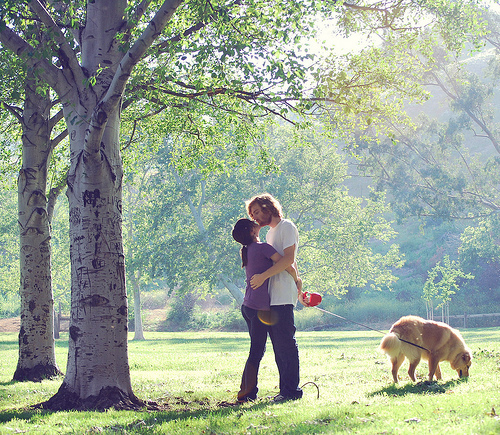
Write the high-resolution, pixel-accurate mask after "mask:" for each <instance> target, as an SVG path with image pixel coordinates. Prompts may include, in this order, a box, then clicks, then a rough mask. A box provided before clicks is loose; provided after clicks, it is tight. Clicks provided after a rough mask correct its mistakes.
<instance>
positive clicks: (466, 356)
mask: <svg viewBox="0 0 500 435" xmlns="http://www.w3.org/2000/svg"><path fill="white" fill-rule="evenodd" d="M471 359H472V358H471V356H470V353H469V352H464V353H463V354H462V361H463V362H464V363H465V364H467V363H468V362H470V360H471Z"/></svg>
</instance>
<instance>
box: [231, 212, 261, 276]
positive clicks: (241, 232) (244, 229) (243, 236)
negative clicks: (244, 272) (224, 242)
mask: <svg viewBox="0 0 500 435" xmlns="http://www.w3.org/2000/svg"><path fill="white" fill-rule="evenodd" d="M255 225H256V224H255V222H253V221H251V220H250V219H240V220H239V221H238V222H236V224H235V225H234V228H233V232H232V235H233V239H234V240H236V241H237V242H238V243H241V244H242V245H243V246H242V248H241V267H245V266H246V265H247V263H248V253H247V247H248V245H250V244H252V242H253V237H252V234H250V233H251V232H252V229H253V228H254V226H255Z"/></svg>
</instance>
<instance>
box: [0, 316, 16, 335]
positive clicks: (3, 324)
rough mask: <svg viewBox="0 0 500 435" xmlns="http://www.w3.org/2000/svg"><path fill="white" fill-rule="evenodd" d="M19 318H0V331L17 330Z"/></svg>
mask: <svg viewBox="0 0 500 435" xmlns="http://www.w3.org/2000/svg"><path fill="white" fill-rule="evenodd" d="M20 327H21V318H20V317H12V318H10V319H0V332H19V328H20Z"/></svg>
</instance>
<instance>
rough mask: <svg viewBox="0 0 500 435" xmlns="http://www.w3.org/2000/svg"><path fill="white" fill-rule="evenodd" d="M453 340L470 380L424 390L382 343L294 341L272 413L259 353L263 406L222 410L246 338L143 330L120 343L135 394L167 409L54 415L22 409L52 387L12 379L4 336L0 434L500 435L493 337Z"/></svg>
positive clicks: (498, 337)
mask: <svg viewBox="0 0 500 435" xmlns="http://www.w3.org/2000/svg"><path fill="white" fill-rule="evenodd" d="M462 334H463V336H464V338H465V340H466V342H467V344H468V345H469V347H470V348H471V349H472V350H473V352H474V360H473V364H472V367H471V376H470V378H469V379H467V380H458V377H457V374H456V372H455V371H453V370H452V369H451V368H450V365H449V363H442V364H441V370H442V373H443V380H442V381H439V382H433V383H424V382H423V381H424V380H425V379H426V373H427V364H426V363H425V362H424V363H421V364H420V365H419V366H418V368H417V376H418V379H417V381H418V382H417V383H412V382H410V381H409V380H408V377H407V374H406V370H407V363H405V364H404V365H403V367H402V369H401V370H400V375H401V376H402V380H401V381H400V383H399V385H397V386H395V385H393V384H392V383H391V380H392V376H391V375H390V364H389V362H388V361H387V359H386V357H385V356H383V355H381V354H379V353H378V351H377V346H378V344H379V342H380V339H381V335H380V334H378V333H376V332H373V331H355V332H345V331H342V332H332V331H327V332H325V331H323V332H299V333H298V334H297V339H298V342H299V350H300V357H301V378H302V379H301V383H302V384H306V383H307V384H306V385H304V397H303V399H301V400H299V401H295V402H287V403H281V404H274V403H272V402H271V401H270V400H269V399H268V398H267V397H268V396H273V395H275V394H277V392H278V390H277V382H278V374H277V370H276V365H275V363H274V359H273V352H272V347H271V346H270V345H269V346H268V351H267V353H266V355H265V358H264V361H263V363H262V366H261V371H260V377H259V386H260V392H259V394H260V395H261V399H260V400H258V401H257V402H254V403H249V404H245V405H241V406H230V405H229V403H234V401H235V397H236V393H237V391H238V387H239V382H240V376H241V372H242V370H243V366H244V363H245V360H246V356H247V352H248V346H249V341H248V338H247V334H244V333H222V332H203V333H200V332H189V333H146V338H147V340H146V341H143V342H137V341H130V343H129V354H130V356H129V359H130V368H131V375H132V383H133V386H134V391H135V393H136V395H137V396H138V397H140V398H141V399H145V400H153V401H156V402H158V403H161V404H164V405H167V410H166V411H161V412H159V411H154V412H150V411H144V412H134V411H114V410H109V411H107V412H54V413H53V412H45V411H40V410H34V409H31V408H30V406H31V405H34V404H36V403H39V402H42V401H45V400H47V399H48V398H49V397H51V396H52V395H53V394H54V393H55V392H56V391H57V389H58V387H59V386H60V384H61V381H62V379H58V380H53V381H44V382H41V383H31V382H27V383H14V382H12V381H11V379H12V375H13V373H14V370H15V366H16V363H17V336H16V334H14V333H3V334H0V434H15V433H33V434H94V433H100V434H117V433H118V434H125V433H126V434H164V433H165V434H190V435H193V434H331V433H355V434H423V433H428V434H446V433H456V434H500V331H498V329H496V328H495V329H493V328H490V329H471V330H465V331H462ZM66 352H67V337H65V336H63V337H62V339H60V340H58V341H57V361H58V364H59V366H60V368H61V369H62V370H64V369H65V367H66V357H67V355H66ZM308 382H311V383H308ZM313 383H314V384H313ZM316 386H317V387H316ZM318 391H319V398H318ZM497 413H498V414H499V415H497Z"/></svg>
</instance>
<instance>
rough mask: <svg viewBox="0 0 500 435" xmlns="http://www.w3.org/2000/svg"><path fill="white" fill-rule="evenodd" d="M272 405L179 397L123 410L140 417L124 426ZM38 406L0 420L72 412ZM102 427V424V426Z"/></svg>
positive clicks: (0, 414) (144, 425) (6, 412)
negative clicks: (134, 409) (140, 407)
mask: <svg viewBox="0 0 500 435" xmlns="http://www.w3.org/2000/svg"><path fill="white" fill-rule="evenodd" d="M273 405H275V404H274V403H273V401H272V400H265V399H264V400H258V401H256V402H253V403H247V404H245V405H239V404H237V403H229V402H224V401H223V402H217V403H210V402H209V401H206V400H201V401H197V400H194V401H189V402H188V401H184V400H183V399H182V398H179V397H177V398H174V400H173V401H172V403H168V402H166V403H162V404H159V405H158V409H155V410H153V409H149V410H147V409H146V408H144V410H140V411H123V412H135V413H136V416H137V417H139V421H137V420H136V421H134V422H132V423H129V424H128V425H126V426H124V427H123V429H128V430H130V429H133V428H135V429H139V426H141V428H140V429H141V431H143V430H144V429H145V428H147V427H153V426H156V425H158V424H161V423H168V422H170V421H178V422H179V421H181V422H182V421H183V420H192V419H199V418H203V419H205V418H207V416H209V415H212V414H217V416H219V417H224V416H228V415H230V414H233V413H236V414H242V413H243V412H254V411H258V410H260V409H264V408H267V407H272V406H273ZM38 406H39V405H33V406H29V407H23V408H12V409H5V410H3V411H0V423H8V422H9V421H11V420H25V421H26V422H31V420H33V418H34V417H35V418H36V419H40V418H43V416H49V415H52V414H57V413H59V412H73V411H51V410H44V409H41V408H39V407H38ZM74 412H81V413H82V414H83V413H94V412H95V413H101V412H106V410H104V411H97V410H94V411H93V410H88V411H74ZM113 427H114V428H115V429H116V424H113ZM104 428H105V427H104Z"/></svg>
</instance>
